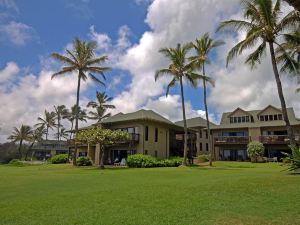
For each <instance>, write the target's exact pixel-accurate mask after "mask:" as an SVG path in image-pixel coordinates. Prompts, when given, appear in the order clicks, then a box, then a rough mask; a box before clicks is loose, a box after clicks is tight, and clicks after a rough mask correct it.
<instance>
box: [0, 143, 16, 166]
mask: <svg viewBox="0 0 300 225" xmlns="http://www.w3.org/2000/svg"><path fill="white" fill-rule="evenodd" d="M18 157H19V154H18V146H17V145H16V144H15V143H13V142H7V143H3V144H0V163H9V162H10V161H11V160H12V159H16V158H18Z"/></svg>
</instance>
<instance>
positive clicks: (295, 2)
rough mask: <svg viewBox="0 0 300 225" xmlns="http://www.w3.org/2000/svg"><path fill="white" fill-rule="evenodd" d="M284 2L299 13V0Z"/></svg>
mask: <svg viewBox="0 0 300 225" xmlns="http://www.w3.org/2000/svg"><path fill="white" fill-rule="evenodd" d="M284 1H286V2H287V3H289V4H290V5H291V6H293V7H294V8H295V9H297V10H298V11H300V1H299V0H284Z"/></svg>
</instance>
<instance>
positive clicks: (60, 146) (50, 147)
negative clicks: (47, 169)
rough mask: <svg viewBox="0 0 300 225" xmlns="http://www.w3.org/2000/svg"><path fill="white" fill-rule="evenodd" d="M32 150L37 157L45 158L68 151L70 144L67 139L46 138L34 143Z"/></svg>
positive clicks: (39, 158)
mask: <svg viewBox="0 0 300 225" xmlns="http://www.w3.org/2000/svg"><path fill="white" fill-rule="evenodd" d="M31 151H32V154H33V156H34V157H35V158H36V159H38V160H45V159H48V158H51V157H52V156H54V155H58V154H66V153H68V145H67V142H66V141H59V142H58V141H57V140H47V141H46V140H44V141H42V142H38V143H36V144H34V145H33V147H32V150H31Z"/></svg>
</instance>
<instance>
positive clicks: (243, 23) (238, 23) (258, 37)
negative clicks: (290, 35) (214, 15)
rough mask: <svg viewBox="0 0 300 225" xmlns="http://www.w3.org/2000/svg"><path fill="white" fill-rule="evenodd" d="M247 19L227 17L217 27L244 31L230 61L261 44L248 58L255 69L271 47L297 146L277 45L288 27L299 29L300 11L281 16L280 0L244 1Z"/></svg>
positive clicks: (282, 107) (280, 95)
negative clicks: (279, 69) (282, 81)
mask: <svg viewBox="0 0 300 225" xmlns="http://www.w3.org/2000/svg"><path fill="white" fill-rule="evenodd" d="M241 5H242V8H243V12H244V18H245V20H228V21H224V22H222V23H221V25H220V26H219V28H218V30H224V29H230V30H235V31H245V32H246V36H245V39H244V40H242V41H240V42H239V43H238V44H237V45H235V46H234V47H233V48H232V49H231V50H230V51H229V53H228V56H227V64H228V63H229V62H230V61H231V60H232V59H233V58H235V57H236V56H237V55H239V54H242V53H243V51H244V50H246V49H250V48H252V47H255V46H256V45H258V44H259V46H258V47H257V48H256V49H255V51H254V52H252V53H251V54H250V55H249V56H248V57H247V59H246V63H248V64H250V65H251V68H253V67H254V66H255V65H256V64H258V63H260V62H261V58H262V56H263V55H264V52H265V50H266V48H267V45H268V47H269V50H270V53H271V60H272V67H273V72H274V76H275V81H276V85H277V91H278V96H279V99H280V103H281V109H282V114H283V118H284V121H285V124H286V127H287V132H288V136H289V139H290V144H291V145H294V144H295V141H294V134H293V130H292V127H291V125H290V121H289V118H288V114H287V109H286V103H285V99H284V95H283V91H282V84H281V80H280V75H279V71H278V68H277V63H276V56H275V50H274V44H276V45H278V39H279V38H278V37H279V36H280V35H281V34H282V33H283V32H284V31H285V30H287V29H292V28H297V27H298V26H299V23H300V16H299V15H300V12H298V11H292V12H290V13H288V14H287V15H286V16H284V17H283V18H281V0H277V1H276V2H275V4H273V1H272V0H244V1H242V2H241Z"/></svg>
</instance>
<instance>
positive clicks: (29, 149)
mask: <svg viewBox="0 0 300 225" xmlns="http://www.w3.org/2000/svg"><path fill="white" fill-rule="evenodd" d="M33 144H34V142H32V143H31V145H30V146H29V148H28V150H27V152H26V155H25V161H27V157H28V153H29V152H30V151H31V149H32V147H33Z"/></svg>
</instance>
